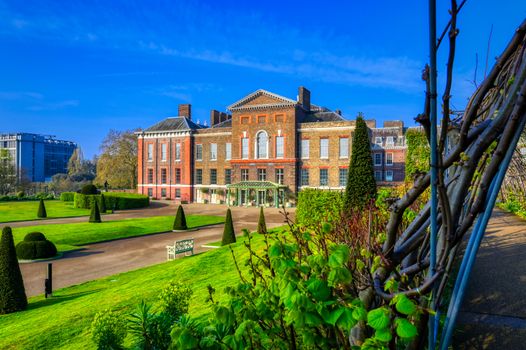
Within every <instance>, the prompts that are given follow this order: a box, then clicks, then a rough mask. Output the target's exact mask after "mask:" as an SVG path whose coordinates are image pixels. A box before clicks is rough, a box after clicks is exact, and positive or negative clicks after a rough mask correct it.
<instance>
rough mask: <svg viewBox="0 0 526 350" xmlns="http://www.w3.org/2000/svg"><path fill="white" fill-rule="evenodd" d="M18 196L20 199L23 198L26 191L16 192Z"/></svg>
mask: <svg viewBox="0 0 526 350" xmlns="http://www.w3.org/2000/svg"><path fill="white" fill-rule="evenodd" d="M16 196H17V197H18V199H22V198H24V197H25V196H26V193H25V192H24V191H19V192H17V193H16Z"/></svg>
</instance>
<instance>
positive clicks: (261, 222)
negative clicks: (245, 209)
mask: <svg viewBox="0 0 526 350" xmlns="http://www.w3.org/2000/svg"><path fill="white" fill-rule="evenodd" d="M257 231H258V233H259V234H262V235H265V234H267V224H266V223H265V214H264V213H263V207H260V209H259V219H258V230H257Z"/></svg>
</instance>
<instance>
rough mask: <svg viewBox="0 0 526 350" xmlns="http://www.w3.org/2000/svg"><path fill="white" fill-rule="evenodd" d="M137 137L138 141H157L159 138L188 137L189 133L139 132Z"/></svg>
mask: <svg viewBox="0 0 526 350" xmlns="http://www.w3.org/2000/svg"><path fill="white" fill-rule="evenodd" d="M136 134H137V137H138V138H140V139H158V138H161V137H181V136H190V135H191V133H190V132H189V131H179V132H175V131H169V132H162V131H152V132H141V133H136Z"/></svg>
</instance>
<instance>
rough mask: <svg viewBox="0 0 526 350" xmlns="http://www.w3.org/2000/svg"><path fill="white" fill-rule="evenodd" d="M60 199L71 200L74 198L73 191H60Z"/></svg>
mask: <svg viewBox="0 0 526 350" xmlns="http://www.w3.org/2000/svg"><path fill="white" fill-rule="evenodd" d="M60 200H61V201H63V202H73V201H74V200H75V192H62V193H61V194H60Z"/></svg>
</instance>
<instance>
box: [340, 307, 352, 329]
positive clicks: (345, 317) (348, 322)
mask: <svg viewBox="0 0 526 350" xmlns="http://www.w3.org/2000/svg"><path fill="white" fill-rule="evenodd" d="M336 325H337V326H338V327H340V328H343V329H345V330H349V329H351V328H352V327H354V325H356V320H355V319H354V318H353V316H352V310H351V309H349V308H345V309H344V310H343V313H342V315H341V316H340V318H339V319H338V321H337V322H336Z"/></svg>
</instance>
